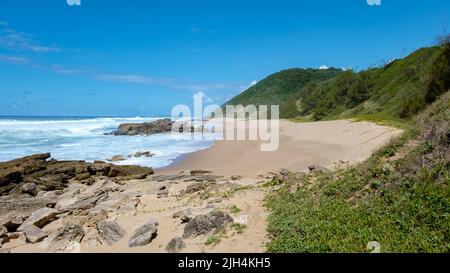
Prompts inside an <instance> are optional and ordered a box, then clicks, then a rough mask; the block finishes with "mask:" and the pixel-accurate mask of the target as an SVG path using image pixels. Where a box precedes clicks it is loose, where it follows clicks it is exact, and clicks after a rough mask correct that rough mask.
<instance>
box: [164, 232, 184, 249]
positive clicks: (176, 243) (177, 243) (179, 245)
mask: <svg viewBox="0 0 450 273" xmlns="http://www.w3.org/2000/svg"><path fill="white" fill-rule="evenodd" d="M185 247H186V244H185V243H184V242H183V238H181V237H179V236H178V237H175V238H173V239H172V240H170V242H169V243H168V244H167V246H166V251H167V252H169V253H178V252H180V250H182V249H183V248H185Z"/></svg>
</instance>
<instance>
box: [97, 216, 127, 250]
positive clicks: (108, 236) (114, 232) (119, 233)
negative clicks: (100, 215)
mask: <svg viewBox="0 0 450 273" xmlns="http://www.w3.org/2000/svg"><path fill="white" fill-rule="evenodd" d="M97 230H98V233H99V234H100V237H101V238H102V239H103V240H105V241H106V243H107V244H108V245H113V244H115V243H116V242H118V241H119V240H120V239H122V238H123V236H124V235H125V233H126V232H125V230H123V228H122V227H120V226H119V224H118V223H117V222H116V221H103V222H100V223H98V225H97Z"/></svg>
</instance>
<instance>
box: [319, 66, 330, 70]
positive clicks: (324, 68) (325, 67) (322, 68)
mask: <svg viewBox="0 0 450 273" xmlns="http://www.w3.org/2000/svg"><path fill="white" fill-rule="evenodd" d="M329 68H330V67H329V66H327V65H322V66H320V67H319V69H321V70H327V69H329Z"/></svg>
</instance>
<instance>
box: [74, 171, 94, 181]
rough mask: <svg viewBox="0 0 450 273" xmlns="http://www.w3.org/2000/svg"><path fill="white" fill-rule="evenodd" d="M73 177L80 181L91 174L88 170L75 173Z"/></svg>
mask: <svg viewBox="0 0 450 273" xmlns="http://www.w3.org/2000/svg"><path fill="white" fill-rule="evenodd" d="M75 178H76V179H77V180H78V181H82V180H86V179H89V178H91V174H90V173H88V172H85V173H77V174H76V175H75Z"/></svg>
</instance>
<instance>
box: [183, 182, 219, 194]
mask: <svg viewBox="0 0 450 273" xmlns="http://www.w3.org/2000/svg"><path fill="white" fill-rule="evenodd" d="M214 184H215V183H212V182H200V183H194V184H191V185H189V186H187V187H186V190H184V191H183V192H182V195H183V194H191V193H196V192H199V191H206V190H208V189H209V188H210V187H211V186H213V185H214Z"/></svg>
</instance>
